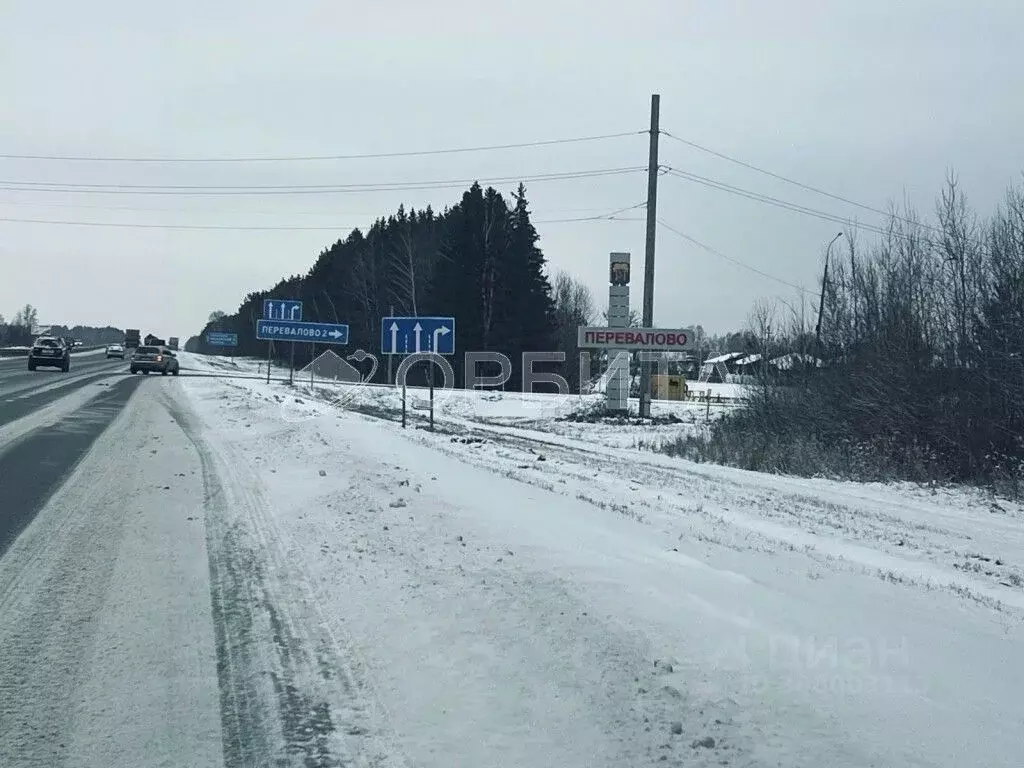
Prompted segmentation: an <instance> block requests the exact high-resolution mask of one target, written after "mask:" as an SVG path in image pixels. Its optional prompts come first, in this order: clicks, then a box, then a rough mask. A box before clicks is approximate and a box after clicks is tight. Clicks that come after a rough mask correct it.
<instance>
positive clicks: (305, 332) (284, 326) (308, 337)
mask: <svg viewBox="0 0 1024 768" xmlns="http://www.w3.org/2000/svg"><path fill="white" fill-rule="evenodd" d="M256 338H257V339H265V340H268V341H270V340H273V341H304V342H310V343H312V342H316V343H317V344H348V326H347V325H340V324H338V323H293V322H292V321H290V320H257V321H256Z"/></svg>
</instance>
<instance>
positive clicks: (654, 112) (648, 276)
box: [640, 93, 661, 418]
mask: <svg viewBox="0 0 1024 768" xmlns="http://www.w3.org/2000/svg"><path fill="white" fill-rule="evenodd" d="M660 112H661V96H659V95H658V94H657V93H654V94H651V142H650V150H649V156H648V159H647V246H646V248H645V250H644V316H643V324H644V327H645V328H653V327H654V242H655V236H656V235H657V227H658V135H659V133H660V129H659V127H658V123H659V115H660ZM640 365H641V367H640V417H641V418H650V417H651V361H650V360H644V361H643V362H641V364H640Z"/></svg>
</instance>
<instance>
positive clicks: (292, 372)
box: [288, 341, 295, 384]
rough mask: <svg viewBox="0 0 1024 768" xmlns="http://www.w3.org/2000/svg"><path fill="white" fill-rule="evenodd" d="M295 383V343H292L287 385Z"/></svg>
mask: <svg viewBox="0 0 1024 768" xmlns="http://www.w3.org/2000/svg"><path fill="white" fill-rule="evenodd" d="M294 381H295V342H294V341H293V342H292V363H291V369H290V370H289V371H288V383H289V384H292V383H294Z"/></svg>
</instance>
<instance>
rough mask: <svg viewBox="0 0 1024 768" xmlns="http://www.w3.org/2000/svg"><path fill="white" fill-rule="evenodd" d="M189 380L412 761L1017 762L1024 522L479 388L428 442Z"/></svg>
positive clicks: (388, 414)
mask: <svg viewBox="0 0 1024 768" xmlns="http://www.w3.org/2000/svg"><path fill="white" fill-rule="evenodd" d="M181 385H182V387H183V389H184V391H185V392H186V393H187V394H188V396H189V400H190V402H191V404H192V406H193V407H194V408H195V409H196V411H197V413H198V414H199V418H200V419H201V421H202V423H203V424H204V425H205V427H206V431H205V433H206V434H207V435H208V436H209V437H210V440H211V442H212V444H214V445H215V447H216V450H218V451H220V452H221V453H222V454H223V456H225V457H227V458H225V461H230V463H231V466H233V467H236V468H237V471H238V472H239V473H240V476H239V478H238V480H237V482H238V483H241V484H250V485H251V487H253V488H258V489H259V492H260V493H263V494H265V496H266V503H267V505H268V509H269V510H270V512H269V514H272V515H273V517H274V519H275V521H276V525H277V526H278V530H279V531H280V535H281V538H282V546H283V547H285V548H286V550H287V551H288V552H289V553H291V561H292V562H293V563H295V564H297V565H296V567H301V570H302V571H303V572H304V574H306V577H308V578H309V581H310V583H311V584H312V585H313V592H314V594H315V599H316V600H317V602H318V603H319V604H320V606H321V607H322V609H323V614H324V616H325V617H326V619H325V620H326V621H327V622H328V623H329V625H330V626H331V628H332V631H335V632H337V633H339V634H341V635H343V636H344V637H346V638H349V639H350V641H351V645H350V647H351V648H352V649H353V652H354V653H356V654H357V655H358V657H359V659H360V662H359V664H360V667H361V669H362V670H363V673H364V677H363V678H361V679H362V680H363V681H364V682H365V684H366V685H367V686H368V689H371V688H372V690H373V691H374V695H375V696H376V697H377V700H378V701H379V702H380V704H381V709H380V711H381V712H382V713H383V714H382V717H383V719H384V721H385V722H386V724H387V728H388V729H390V731H391V732H392V733H393V735H394V741H395V744H396V748H398V749H401V750H403V751H404V754H406V755H407V756H408V757H409V758H410V759H409V762H410V763H414V764H416V765H421V766H438V768H440V767H441V766H444V768H452V767H453V766H473V768H477V767H478V766H482V765H498V764H502V765H560V766H561V765H566V766H584V765H586V766H609V768H610V766H620V765H646V764H662V763H666V764H668V765H688V766H690V765H701V766H702V765H707V766H710V765H721V764H726V763H727V764H729V765H750V766H753V765H773V766H774V765H785V766H809V767H810V766H815V768H819V767H820V766H824V765H827V766H850V767H851V768H852V767H853V766H857V767H858V768H860V767H862V766H866V765H886V766H890V765H893V766H895V765H935V766H976V765H985V766H1017V765H1019V758H1020V748H1021V744H1022V743H1024V720H1022V718H1021V716H1020V715H1019V714H1018V712H1019V709H1020V707H1019V702H1020V694H1019V691H1020V690H1021V689H1022V687H1024V661H1022V659H1021V656H1020V653H1019V648H1020V647H1021V642H1022V641H1024V631H1022V624H1024V600H1022V593H1024V590H1022V584H1021V576H1022V570H1021V568H1022V564H1024V532H1022V531H1024V509H1022V508H1021V507H1020V506H1018V505H1012V504H1007V503H1003V502H994V501H992V500H991V499H987V498H985V497H983V496H981V495H980V494H972V493H956V492H948V491H947V492H935V493H930V492H926V491H921V490H919V489H914V488H909V487H905V486H901V487H889V486H877V485H876V486H860V485H857V484H852V483H832V482H826V481H811V480H796V479H792V478H782V477H775V476H764V475H757V474H755V473H750V472H742V471H738V470H732V469H729V468H724V467H706V466H698V465H694V464H691V463H688V462H684V461H679V460H675V459H671V458H669V457H666V456H661V455H656V454H650V453H645V452H642V451H638V450H634V449H632V448H630V447H624V445H623V441H615V440H612V439H610V437H609V435H608V434H600V433H602V432H606V431H607V430H605V428H604V427H603V426H602V427H593V426H591V425H586V424H572V426H571V427H565V429H564V431H562V432H561V433H557V432H556V431H555V430H553V429H547V430H545V429H543V428H541V427H542V426H543V424H544V422H545V421H547V422H548V423H551V422H552V421H553V417H552V416H551V415H550V414H549V412H548V411H547V410H544V408H543V407H542V408H541V413H542V414H543V415H542V416H538V415H537V412H536V411H532V412H524V411H523V410H514V409H523V408H525V407H526V402H527V401H523V400H519V399H517V400H516V404H515V405H514V406H513V404H512V403H509V402H506V398H505V397H500V398H490V399H488V397H487V396H484V395H480V394H479V393H476V396H475V399H472V398H468V397H463V398H452V399H451V400H449V401H447V402H446V403H445V404H444V405H443V406H442V407H440V408H439V418H438V428H439V431H438V432H434V433H430V432H427V431H425V430H423V429H421V428H410V429H407V430H405V431H403V430H402V429H401V428H400V426H399V425H398V424H397V423H395V422H394V421H391V420H389V419H391V418H393V410H392V409H391V405H392V404H393V398H394V396H395V393H394V392H393V391H388V390H386V389H385V388H380V391H376V390H374V388H371V387H365V388H361V389H360V390H359V398H364V399H359V398H352V399H350V400H349V401H348V403H345V404H344V405H347V408H343V407H339V406H338V405H337V404H335V405H332V404H329V403H328V402H324V401H323V400H318V399H314V398H312V397H310V396H308V395H306V394H304V393H303V391H302V390H301V389H299V388H297V387H296V388H289V387H284V386H281V385H280V384H272V385H270V386H269V387H268V386H267V385H265V384H263V383H261V382H259V381H256V380H244V379H225V380H216V379H212V378H191V379H190V378H184V377H183V378H182V379H181ZM323 397H326V398H328V399H335V400H336V399H337V397H336V396H335V397H332V395H331V392H330V391H328V392H326V394H323ZM544 402H546V403H548V404H549V405H550V410H551V411H554V412H556V413H557V412H562V411H560V410H559V409H561V408H564V407H565V406H564V404H563V403H558V402H556V401H554V400H546V401H544ZM538 404H540V403H538ZM665 405H666V406H670V407H677V406H678V407H680V408H682V406H684V405H686V404H665ZM353 407H356V408H360V409H362V410H363V411H364V412H363V413H360V412H355V411H353V410H352V409H353ZM373 407H378V408H379V411H377V413H378V414H379V416H382V417H384V418H378V417H371V416H368V415H366V413H371V412H374V411H373ZM681 413H683V414H685V413H686V411H685V410H683V411H681ZM561 424H563V425H566V424H569V423H568V422H561ZM411 426H412V427H422V426H423V420H422V418H417V419H416V420H415V421H414V422H413V423H412V425H411ZM559 429H561V427H560V428H559ZM595 434H598V435H599V436H598V437H594V435H595ZM662 758H664V759H662Z"/></svg>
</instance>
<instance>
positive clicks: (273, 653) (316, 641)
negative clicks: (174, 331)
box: [165, 397, 405, 768]
mask: <svg viewBox="0 0 1024 768" xmlns="http://www.w3.org/2000/svg"><path fill="white" fill-rule="evenodd" d="M165 405H166V407H167V408H168V410H169V411H170V413H171V415H172V417H173V418H174V419H175V421H176V422H177V423H178V425H179V427H180V428H181V429H182V431H183V432H184V433H185V435H186V436H187V437H188V439H189V440H190V441H191V442H192V444H193V445H194V446H195V448H196V450H197V452H198V453H199V456H200V460H201V464H202V468H203V480H204V485H205V500H204V504H203V506H204V508H205V515H204V518H205V522H206V530H207V550H208V552H209V567H210V584H211V586H210V589H211V602H212V607H213V616H214V623H215V638H216V644H217V671H218V678H219V684H220V690H221V724H222V730H223V740H224V752H225V765H226V768H252V767H253V766H273V767H274V768H287V767H289V766H303V768H342V767H347V766H359V767H360V768H361V767H363V766H366V767H367V768H369V766H381V767H383V766H403V765H405V761H404V759H402V758H401V757H400V756H399V755H398V754H397V753H396V752H394V751H393V750H390V749H389V750H388V754H384V753H383V752H382V751H381V749H380V747H379V745H378V744H376V743H375V741H376V740H374V739H372V738H371V736H372V734H371V731H370V728H369V727H368V725H367V717H366V704H368V703H370V702H368V701H366V696H365V695H360V694H361V693H362V691H361V688H362V686H359V685H358V684H357V683H356V682H355V679H354V676H353V674H352V671H351V667H350V665H349V664H348V663H347V662H346V658H345V657H346V655H347V654H346V653H345V651H344V649H343V648H342V647H341V644H340V643H339V642H338V639H337V638H335V637H334V636H333V635H331V633H330V631H329V630H328V629H327V625H326V622H325V620H324V617H323V616H322V615H321V614H320V612H319V610H318V608H317V605H316V602H315V599H314V598H313V595H312V590H311V589H310V588H309V586H308V583H305V580H304V577H303V575H302V574H301V572H299V571H298V570H297V568H295V567H293V566H291V564H290V563H289V559H288V557H287V554H286V550H285V548H284V547H283V545H282V543H281V542H282V539H281V532H280V531H279V530H277V528H276V526H275V524H274V522H273V520H272V517H271V516H270V514H269V511H268V509H267V505H266V502H265V500H264V499H263V498H262V497H261V495H260V493H259V492H258V490H256V486H255V484H254V483H253V482H252V479H251V478H244V477H242V476H240V474H239V473H238V472H237V471H236V468H237V467H239V466H242V464H240V463H239V462H238V461H236V460H235V459H234V457H231V456H226V455H225V456H220V455H218V451H217V450H214V449H213V447H212V446H211V445H210V444H209V443H208V442H207V441H206V440H205V439H204V438H203V437H202V435H201V434H200V429H199V427H198V426H197V425H196V423H195V422H194V419H193V416H192V414H191V413H190V412H188V411H186V410H185V409H184V408H183V407H182V406H181V405H180V404H178V403H176V402H174V401H173V400H172V399H171V398H170V397H166V399H165ZM221 450H223V449H221Z"/></svg>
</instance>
